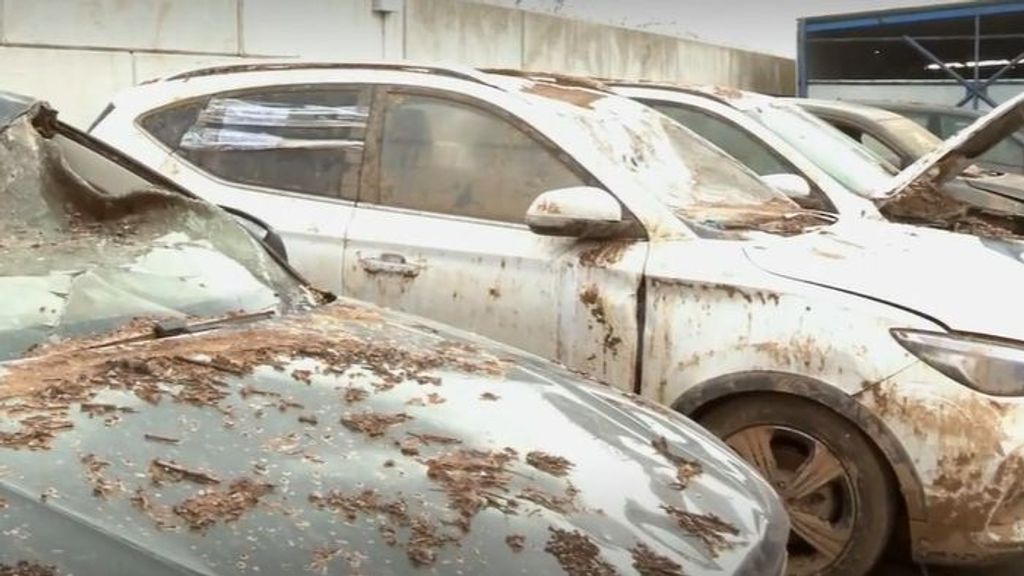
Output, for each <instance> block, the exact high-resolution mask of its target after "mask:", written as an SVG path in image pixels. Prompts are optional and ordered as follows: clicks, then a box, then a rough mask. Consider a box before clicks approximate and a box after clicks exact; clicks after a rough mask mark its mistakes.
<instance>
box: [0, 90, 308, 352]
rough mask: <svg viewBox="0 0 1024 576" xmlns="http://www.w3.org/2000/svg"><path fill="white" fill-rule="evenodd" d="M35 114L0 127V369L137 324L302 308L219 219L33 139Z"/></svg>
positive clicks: (276, 271) (236, 230) (55, 142)
mask: <svg viewBox="0 0 1024 576" xmlns="http://www.w3.org/2000/svg"><path fill="white" fill-rule="evenodd" d="M36 112H38V109H34V110H33V111H31V112H29V113H28V114H25V115H22V116H20V117H17V118H15V119H14V120H13V121H11V123H10V124H8V125H6V126H3V127H0V130H3V132H2V133H0V170H2V173H3V174H5V175H6V177H5V179H4V182H3V184H0V299H2V300H3V302H4V306H3V309H2V311H0V360H6V359H11V358H16V357H19V356H22V355H24V354H25V353H26V352H27V351H28V350H29V349H30V348H31V347H32V346H34V345H37V344H42V343H47V342H53V341H56V340H59V339H62V338H66V337H70V336H79V335H88V334H95V333H99V332H106V331H109V330H112V329H115V328H117V327H119V326H120V325H122V324H125V323H127V322H129V321H130V320H132V319H135V318H140V317H145V318H151V319H164V318H187V317H191V316H214V315H226V314H232V315H233V314H238V313H242V312H254V311H263V310H272V311H275V312H278V313H282V312H285V311H288V310H292V309H295V308H298V307H302V306H306V305H307V304H308V303H309V302H310V300H309V297H308V293H307V291H306V289H305V288H303V287H302V286H301V284H300V283H299V282H298V281H297V280H296V279H295V278H294V277H292V276H291V275H290V274H289V273H288V272H287V271H285V270H284V269H283V268H282V267H281V266H280V265H278V264H277V263H276V261H274V260H273V258H272V257H270V256H269V254H268V253H267V252H266V251H265V250H263V248H262V246H260V245H259V244H258V243H257V242H256V241H255V240H254V239H253V238H252V237H251V236H250V235H249V233H248V232H246V231H245V230H244V229H243V228H241V227H240V226H239V225H238V224H237V223H236V222H235V221H234V220H233V218H232V217H231V216H229V215H227V214H226V213H224V212H222V211H221V210H219V209H217V208H215V207H213V206H211V205H209V204H207V203H204V202H202V201H199V200H195V199H191V198H188V197H186V196H184V195H182V194H176V193H171V192H169V191H166V190H162V189H159V188H156V187H154V186H153V185H152V184H151V183H150V182H148V181H147V180H146V179H145V178H144V177H142V176H140V175H139V174H137V173H135V172H132V171H130V170H129V169H127V168H126V167H124V166H122V165H121V164H119V163H117V162H115V161H114V160H112V159H110V158H108V157H107V156H104V155H102V154H101V153H100V152H98V151H97V150H95V149H92V148H89V147H88V146H86V145H83V144H81V143H79V142H78V141H75V140H72V139H71V138H69V137H67V136H66V135H63V134H61V133H60V132H58V133H57V134H56V135H55V136H52V137H50V138H45V137H43V136H42V135H41V134H40V132H39V131H37V129H36V128H35V127H34V126H33V125H32V116H33V114H34V113H36ZM86 141H87V140H86Z"/></svg>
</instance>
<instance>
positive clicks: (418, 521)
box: [309, 489, 458, 566]
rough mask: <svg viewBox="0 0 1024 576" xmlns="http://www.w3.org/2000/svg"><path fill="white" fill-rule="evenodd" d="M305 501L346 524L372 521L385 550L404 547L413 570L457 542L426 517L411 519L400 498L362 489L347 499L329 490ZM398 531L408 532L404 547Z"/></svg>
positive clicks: (426, 564) (343, 494) (431, 560)
mask: <svg viewBox="0 0 1024 576" xmlns="http://www.w3.org/2000/svg"><path fill="white" fill-rule="evenodd" d="M309 501H310V503H312V504H313V505H314V506H316V507H317V508H319V509H321V510H328V511H331V512H334V513H336V514H341V515H342V516H344V517H345V520H347V521H348V522H354V521H356V520H357V519H358V518H359V517H360V516H368V517H372V518H376V519H377V521H378V524H377V530H378V532H380V534H381V538H382V539H383V540H384V542H385V543H386V544H388V545H389V546H404V547H405V550H406V556H407V557H408V558H409V561H410V562H412V563H413V565H415V566H429V565H431V564H433V563H434V562H435V561H436V560H437V550H439V549H441V548H443V547H444V546H447V545H448V544H453V543H457V542H458V539H457V538H455V537H453V536H451V535H448V534H443V533H441V532H440V531H439V530H438V526H437V525H436V524H435V523H434V522H431V521H430V520H429V519H427V518H426V517H423V516H413V515H412V514H411V513H410V512H409V505H408V504H407V503H406V501H405V499H403V498H402V497H401V496H399V497H398V498H396V499H394V500H388V499H385V498H383V497H382V496H381V495H380V493H379V492H377V491H376V490H374V489H364V490H362V491H360V492H358V493H355V494H351V495H347V494H345V493H343V492H339V491H336V490H332V491H331V492H329V493H327V494H326V495H320V494H311V495H310V496H309ZM399 529H407V530H408V535H409V536H408V539H407V540H406V541H405V542H404V543H403V542H402V539H401V532H400V531H399ZM403 531H404V530H403Z"/></svg>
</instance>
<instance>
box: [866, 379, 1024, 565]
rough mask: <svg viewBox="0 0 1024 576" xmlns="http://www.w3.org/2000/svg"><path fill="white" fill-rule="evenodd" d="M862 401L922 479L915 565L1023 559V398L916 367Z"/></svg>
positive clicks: (913, 524)
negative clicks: (979, 388) (993, 393)
mask: <svg viewBox="0 0 1024 576" xmlns="http://www.w3.org/2000/svg"><path fill="white" fill-rule="evenodd" d="M861 402H862V403H863V404H864V405H865V406H866V407H867V408H869V409H870V410H871V411H872V412H874V413H875V414H876V415H877V416H879V417H880V418H881V419H882V420H883V421H884V423H885V424H886V426H887V427H888V428H889V430H890V431H891V432H892V434H893V436H894V437H895V438H897V439H898V440H899V443H900V444H902V445H903V448H904V449H905V451H906V453H907V454H908V455H909V456H910V465H911V466H912V467H913V468H914V471H915V473H916V476H917V477H918V478H919V481H920V484H921V486H920V488H921V491H922V493H923V497H924V509H923V510H920V511H918V513H917V514H916V516H915V515H914V514H912V515H911V518H910V532H911V541H912V547H913V553H914V557H915V559H917V560H919V561H927V562H935V563H944V564H977V563H985V562H989V561H994V560H998V559H1001V558H1003V557H1007V556H1017V555H1020V554H1022V553H1024V398H1002V397H994V396H988V395H985V394H981V393H979V392H976V391H974V390H972V389H970V388H968V387H966V386H963V385H961V384H959V383H957V382H954V381H953V380H950V379H949V378H947V377H945V376H943V375H942V374H940V373H939V372H937V371H936V370H933V369H932V368H930V367H928V366H926V365H925V364H923V363H919V364H915V365H913V366H912V367H910V368H908V369H907V370H904V371H903V372H901V373H900V374H898V375H896V376H894V377H892V378H890V379H888V380H886V381H884V382H882V383H880V384H877V385H874V386H872V387H871V388H870V389H869V390H868V391H867V392H866V393H864V394H863V395H862V396H861ZM902 488H903V491H904V492H905V493H906V492H907V491H908V489H912V487H907V486H903V487H902Z"/></svg>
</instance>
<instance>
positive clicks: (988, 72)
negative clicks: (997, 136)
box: [797, 0, 1024, 110]
mask: <svg viewBox="0 0 1024 576" xmlns="http://www.w3.org/2000/svg"><path fill="white" fill-rule="evenodd" d="M1022 90H1024V1H1011V0H997V1H988V2H963V3H957V4H938V5H935V4H932V5H927V6H921V7H917V8H907V9H897V10H882V11H874V12H859V13H855V14H839V15H832V16H820V17H814V18H804V19H801V20H800V21H799V22H798V31H797V93H798V94H799V95H801V96H811V97H819V98H849V99H867V100H904V101H916V102H925V103H931V104H943V105H951V106H952V105H956V106H965V107H969V108H975V109H982V110H984V109H988V107H991V106H995V105H996V104H997V103H999V102H1001V101H1003V100H1005V99H1007V98H1009V97H1010V96H1013V95H1015V94H1017V93H1019V92H1021V91H1022Z"/></svg>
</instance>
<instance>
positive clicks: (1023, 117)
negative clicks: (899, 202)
mask: <svg viewBox="0 0 1024 576" xmlns="http://www.w3.org/2000/svg"><path fill="white" fill-rule="evenodd" d="M1022 126H1024V93H1021V94H1018V95H1017V96H1015V97H1013V98H1011V99H1010V100H1007V101H1006V102H1004V103H1003V104H1001V105H1000V106H998V107H997V108H996V109H994V110H992V111H991V112H989V113H988V114H986V115H985V116H982V117H981V118H979V119H977V120H976V121H975V122H974V123H973V124H971V125H970V126H968V127H967V128H964V129H963V130H961V131H960V132H958V133H956V134H955V135H953V136H952V137H950V138H948V139H946V141H945V142H944V143H943V144H942V146H939V147H938V148H936V149H935V150H933V151H932V152H930V153H929V154H926V155H924V156H922V157H921V158H918V159H917V161H916V162H914V163H913V164H911V165H910V166H908V167H906V168H905V169H904V170H902V171H901V172H900V173H899V174H898V175H897V176H896V177H895V178H893V181H892V185H891V186H890V187H889V189H888V190H886V191H885V192H884V194H882V199H884V198H893V197H896V196H898V195H900V194H904V193H906V192H907V191H909V190H910V189H911V188H913V187H914V186H912V185H915V184H917V185H921V184H929V185H930V186H931V187H932V188H935V189H938V188H941V187H942V185H944V184H946V183H947V182H949V181H950V180H952V179H954V178H956V177H957V176H959V175H960V174H961V173H962V172H963V171H964V170H965V169H967V168H968V167H969V166H971V164H972V163H974V162H975V161H976V160H977V158H978V157H979V156H981V155H982V154H984V153H985V152H987V151H988V150H989V149H991V148H992V147H993V146H995V145H996V144H998V143H999V142H1000V141H1001V140H1003V139H1004V138H1006V137H1008V136H1010V135H1012V134H1013V133H1014V132H1016V131H1017V130H1018V129H1020V128H1021V127H1022Z"/></svg>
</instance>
